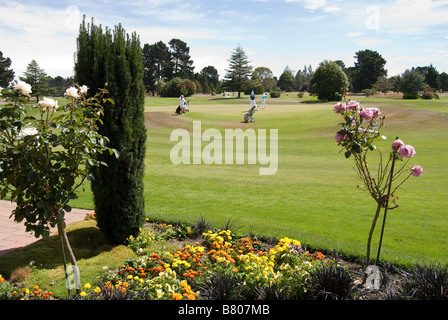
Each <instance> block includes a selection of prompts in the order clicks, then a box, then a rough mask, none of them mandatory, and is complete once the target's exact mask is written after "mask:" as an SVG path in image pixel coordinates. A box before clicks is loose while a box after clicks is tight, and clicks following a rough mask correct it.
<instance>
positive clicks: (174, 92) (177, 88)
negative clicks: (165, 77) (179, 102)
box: [160, 77, 196, 97]
mask: <svg viewBox="0 0 448 320" xmlns="http://www.w3.org/2000/svg"><path fill="white" fill-rule="evenodd" d="M195 90H196V85H195V84H194V82H193V81H191V80H186V79H181V78H179V77H175V78H173V79H172V80H170V81H168V82H167V83H165V84H164V86H163V87H162V90H161V91H160V95H161V96H162V97H179V96H180V95H181V94H183V95H184V96H185V97H189V96H191V95H193V94H194V92H195Z"/></svg>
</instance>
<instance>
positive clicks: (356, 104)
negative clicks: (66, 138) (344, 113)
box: [347, 101, 360, 110]
mask: <svg viewBox="0 0 448 320" xmlns="http://www.w3.org/2000/svg"><path fill="white" fill-rule="evenodd" d="M359 108H360V105H359V102H357V101H350V102H349V103H348V107H347V109H349V110H357V109H359Z"/></svg>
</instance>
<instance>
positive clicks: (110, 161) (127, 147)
mask: <svg viewBox="0 0 448 320" xmlns="http://www.w3.org/2000/svg"><path fill="white" fill-rule="evenodd" d="M77 44H78V48H77V54H76V63H75V81H76V82H77V83H79V84H83V85H87V86H88V87H89V88H90V90H92V91H96V90H97V89H99V88H106V89H107V90H108V91H109V97H110V98H111V99H112V100H113V101H114V103H111V102H107V103H106V104H105V105H104V116H103V117H102V122H103V123H102V124H101V125H100V127H99V132H100V133H101V134H102V135H104V136H106V137H107V138H108V139H109V140H110V141H109V145H108V146H109V147H111V148H114V149H116V150H117V151H118V154H119V157H118V158H116V157H114V156H111V155H109V154H104V155H102V156H103V160H104V161H105V162H106V163H107V167H105V166H103V167H102V168H98V170H96V171H95V173H94V179H93V181H92V184H91V186H92V191H93V194H94V202H95V211H96V214H97V223H98V227H99V228H100V230H101V231H102V232H103V233H104V234H105V235H106V236H107V237H109V238H110V239H111V240H112V241H114V242H116V243H122V242H123V241H124V240H125V239H126V238H127V237H129V236H130V235H136V234H138V232H139V228H140V227H141V226H142V225H143V223H144V220H145V213H144V185H143V174H144V160H145V151H146V147H145V143H146V128H145V125H144V99H145V96H144V93H145V86H144V83H143V59H142V49H141V47H140V41H139V38H138V36H137V35H136V34H135V33H134V34H132V35H131V36H129V35H128V34H126V32H125V30H124V29H123V28H122V26H121V25H118V26H116V27H115V29H114V30H113V31H111V30H109V29H106V30H104V31H103V29H102V28H101V26H95V25H94V23H93V21H92V23H91V24H90V25H86V23H85V21H83V23H82V24H81V27H80V32H79V37H78V43H77Z"/></svg>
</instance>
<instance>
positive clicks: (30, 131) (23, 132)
mask: <svg viewBox="0 0 448 320" xmlns="http://www.w3.org/2000/svg"><path fill="white" fill-rule="evenodd" d="M38 133H39V132H38V131H37V129H36V128H34V127H31V128H25V129H22V130H21V131H20V132H19V135H18V136H17V138H19V139H23V138H25V137H26V136H35V135H36V134H38Z"/></svg>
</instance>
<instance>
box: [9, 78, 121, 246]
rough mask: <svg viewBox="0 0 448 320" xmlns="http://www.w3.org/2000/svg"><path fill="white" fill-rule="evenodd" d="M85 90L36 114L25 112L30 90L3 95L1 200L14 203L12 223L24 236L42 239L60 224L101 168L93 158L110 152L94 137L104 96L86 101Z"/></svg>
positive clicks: (45, 104) (46, 102)
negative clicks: (31, 233)
mask: <svg viewBox="0 0 448 320" xmlns="http://www.w3.org/2000/svg"><path fill="white" fill-rule="evenodd" d="M86 90H87V89H86V87H85V86H82V87H71V88H69V89H67V92H66V98H67V99H68V100H69V102H68V104H67V105H66V106H58V103H57V101H55V100H53V99H50V98H44V99H43V100H42V101H41V102H40V103H39V105H38V107H37V108H38V110H39V114H38V116H33V115H32V114H33V112H32V110H31V109H29V107H27V105H26V103H27V99H26V97H27V95H28V94H29V92H31V87H30V86H28V85H27V84H26V83H23V82H17V83H16V84H15V85H14V88H13V87H10V88H7V89H4V90H3V91H2V93H3V96H6V101H7V102H9V103H8V104H7V105H1V106H0V127H1V130H2V134H1V135H0V144H1V147H2V150H3V152H2V155H1V158H0V166H1V172H0V179H1V180H0V181H1V186H2V190H1V197H2V198H5V197H10V199H11V200H12V201H15V202H16V203H17V208H16V209H15V210H14V211H13V215H14V220H15V221H17V222H22V221H25V226H26V231H34V233H35V236H36V237H39V236H44V237H47V236H48V234H49V229H50V228H51V227H54V226H56V224H57V223H58V221H63V218H64V211H70V210H71V208H70V206H69V201H70V200H72V199H76V198H77V194H76V190H77V189H78V188H79V187H81V186H82V184H83V182H84V180H85V179H88V180H90V179H91V176H92V168H94V167H98V166H100V165H105V163H104V162H102V161H101V160H100V159H99V158H98V155H99V154H102V153H104V152H105V151H107V152H106V153H107V154H111V153H112V149H109V148H107V147H106V143H107V141H108V140H107V138H106V137H104V136H102V135H100V134H99V133H98V124H99V119H100V115H101V113H102V107H101V105H100V104H101V103H104V101H105V100H104V99H103V96H104V94H105V93H106V91H104V90H103V91H100V92H99V93H98V94H97V95H96V96H95V97H93V98H88V97H87V95H86V93H87V92H86Z"/></svg>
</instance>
